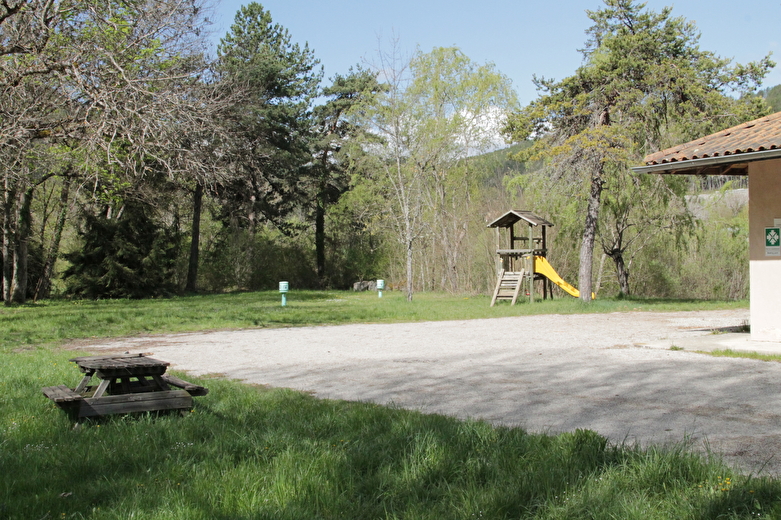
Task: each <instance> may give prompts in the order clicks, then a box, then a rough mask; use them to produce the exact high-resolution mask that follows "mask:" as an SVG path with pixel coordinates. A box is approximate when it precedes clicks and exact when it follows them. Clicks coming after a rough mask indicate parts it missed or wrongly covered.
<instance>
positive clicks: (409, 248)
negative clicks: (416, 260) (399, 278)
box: [406, 233, 413, 302]
mask: <svg viewBox="0 0 781 520" xmlns="http://www.w3.org/2000/svg"><path fill="white" fill-rule="evenodd" d="M406 242H407V243H406V246H407V301H408V302H411V301H412V274H413V273H412V252H413V249H412V243H413V239H412V237H411V233H408V235H407V241H406Z"/></svg>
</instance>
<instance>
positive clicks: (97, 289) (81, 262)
mask: <svg viewBox="0 0 781 520" xmlns="http://www.w3.org/2000/svg"><path fill="white" fill-rule="evenodd" d="M79 237H80V239H81V242H82V244H81V247H80V248H79V249H78V250H77V251H75V252H73V253H70V254H66V255H65V258H66V259H67V260H69V261H70V262H71V265H70V267H68V269H67V270H66V271H65V273H64V274H63V277H64V279H65V282H66V293H67V294H70V295H72V296H77V297H81V298H91V299H92V298H148V297H157V296H169V295H171V294H173V293H175V292H176V289H177V287H176V283H175V280H176V276H175V268H176V262H177V258H178V257H179V254H180V252H181V240H182V235H181V234H180V233H179V231H178V230H177V229H176V226H165V225H163V224H162V223H161V222H159V221H158V220H157V219H156V218H155V217H154V215H153V211H152V208H151V207H150V206H148V205H144V204H141V203H137V202H132V203H128V204H126V205H125V206H124V207H123V209H122V210H121V211H120V213H119V216H118V217H116V218H112V217H111V216H108V215H91V214H88V213H85V214H84V215H83V227H82V230H81V231H80V232H79Z"/></svg>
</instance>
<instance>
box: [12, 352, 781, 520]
mask: <svg viewBox="0 0 781 520" xmlns="http://www.w3.org/2000/svg"><path fill="white" fill-rule="evenodd" d="M71 355H73V354H72V353H71V354H67V353H62V352H56V351H52V350H36V351H24V352H17V353H13V354H11V353H6V354H0V357H1V358H2V361H3V363H2V365H1V366H0V390H1V392H0V395H2V406H0V466H1V467H2V472H0V518H3V519H8V520H16V519H19V520H22V519H24V520H28V519H36V520H37V519H42V518H49V519H60V518H63V519H66V518H67V519H90V520H98V519H100V520H102V519H129V518H143V519H153V520H154V519H161V520H162V519H165V520H173V519H181V520H200V519H203V520H213V519H239V520H241V519H247V520H249V519H318V518H320V519H356V520H357V519H361V520H363V519H375V518H378V519H437V520H439V519H443V518H446V519H465V520H466V519H469V520H471V519H475V518H490V519H495V518H535V519H583V518H594V519H601V518H605V519H607V518H613V519H615V518H620V519H629V518H637V519H640V518H642V519H644V520H645V519H656V518H658V519H669V518H680V519H709V518H713V519H715V518H757V517H760V518H761V517H768V518H773V517H777V516H778V515H781V484H780V483H779V482H778V481H776V480H772V479H768V478H760V479H756V478H754V479H752V478H750V477H747V476H741V475H738V474H735V473H733V472H731V471H730V470H729V469H727V468H725V467H724V466H723V465H721V464H720V463H719V462H718V461H717V460H713V459H711V460H707V459H704V458H702V457H700V456H698V455H695V454H692V453H690V452H688V451H686V450H685V449H684V448H682V447H681V448H677V449H670V450H663V449H655V448H653V449H649V450H641V449H638V448H636V447H632V446H611V445H609V444H608V443H607V442H606V441H605V439H604V438H602V437H600V436H599V435H597V434H595V433H593V432H590V431H580V430H579V431H576V432H571V433H564V434H561V435H555V436H549V435H531V434H528V433H526V432H525V431H523V430H521V429H519V428H510V427H494V426H491V425H489V424H487V423H485V422H480V421H459V420H456V419H453V418H449V417H443V416H439V415H424V414H421V413H418V412H414V411H405V410H401V409H397V408H392V407H391V408H387V407H381V406H377V405H372V404H366V403H355V402H342V401H330V400H317V399H314V398H312V397H311V396H308V395H306V394H302V393H298V392H293V391H289V390H280V389H277V390H273V389H264V388H255V387H250V386H246V385H241V384H238V383H234V382H230V381H225V380H219V379H206V380H204V379H201V380H199V382H200V383H202V384H205V385H206V386H208V387H209V388H210V390H211V391H210V393H209V395H207V396H205V397H200V398H196V403H195V406H194V408H193V410H192V411H191V412H189V413H186V414H185V415H184V416H181V415H178V414H172V415H159V416H157V415H153V414H142V415H133V416H123V417H113V418H109V419H104V420H101V421H94V422H86V423H83V424H82V425H80V426H79V427H76V428H74V427H73V424H72V423H71V422H69V420H68V419H67V418H66V415H65V414H64V413H63V412H61V411H60V410H58V409H57V408H56V407H55V406H54V405H53V404H51V403H50V402H49V401H48V400H47V399H46V398H45V397H43V395H42V394H41V393H40V388H41V386H43V385H46V384H55V383H58V382H64V383H67V384H69V385H75V383H76V381H77V380H78V378H79V374H78V371H77V370H76V368H75V366H74V365H72V364H70V363H68V362H67V358H68V357H69V356H71Z"/></svg>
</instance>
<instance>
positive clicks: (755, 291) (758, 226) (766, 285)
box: [748, 159, 781, 341]
mask: <svg viewBox="0 0 781 520" xmlns="http://www.w3.org/2000/svg"><path fill="white" fill-rule="evenodd" d="M748 172H749V205H748V208H749V251H750V253H749V254H750V257H749V259H750V276H751V339H752V340H755V341H781V244H779V246H780V247H778V248H775V247H767V244H766V241H765V235H766V228H778V227H781V159H773V160H768V161H757V162H752V163H749V168H748Z"/></svg>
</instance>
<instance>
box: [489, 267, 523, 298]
mask: <svg viewBox="0 0 781 520" xmlns="http://www.w3.org/2000/svg"><path fill="white" fill-rule="evenodd" d="M524 273H525V271H524V270H523V269H521V270H520V271H505V270H504V269H502V270H501V271H499V280H497V282H496V289H495V290H494V297H493V298H491V307H493V306H494V304H495V303H496V300H512V303H511V304H510V305H515V302H516V301H518V295H519V294H520V292H521V286H522V285H523V276H524Z"/></svg>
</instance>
